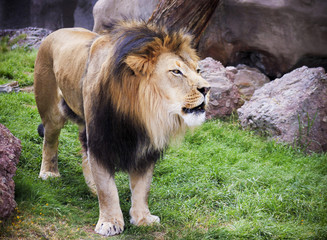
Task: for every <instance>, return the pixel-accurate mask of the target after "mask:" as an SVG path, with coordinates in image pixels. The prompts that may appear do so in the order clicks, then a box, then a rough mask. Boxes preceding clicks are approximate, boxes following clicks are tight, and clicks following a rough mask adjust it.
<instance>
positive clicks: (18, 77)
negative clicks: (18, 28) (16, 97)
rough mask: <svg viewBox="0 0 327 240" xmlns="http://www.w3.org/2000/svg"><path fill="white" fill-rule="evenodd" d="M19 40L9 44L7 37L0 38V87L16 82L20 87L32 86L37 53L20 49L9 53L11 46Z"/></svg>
mask: <svg viewBox="0 0 327 240" xmlns="http://www.w3.org/2000/svg"><path fill="white" fill-rule="evenodd" d="M23 37H24V36H23ZM25 37H26V36H25ZM20 38H21V37H18V38H17V39H16V40H13V41H12V42H10V43H9V38H8V37H4V38H0V85H1V84H5V83H7V82H10V81H18V82H19V86H20V87H25V86H29V85H33V72H34V61H35V57H36V53H37V51H35V50H29V49H25V48H22V47H19V48H16V49H15V50H14V51H11V50H10V48H11V46H12V45H14V44H15V43H16V42H17V41H18V40H19V39H20Z"/></svg>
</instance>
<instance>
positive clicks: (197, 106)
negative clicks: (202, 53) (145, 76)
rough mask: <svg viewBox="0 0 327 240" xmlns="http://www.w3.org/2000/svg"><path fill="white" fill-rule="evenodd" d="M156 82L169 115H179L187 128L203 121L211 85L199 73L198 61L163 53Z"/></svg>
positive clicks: (156, 72) (155, 77) (154, 75)
mask: <svg viewBox="0 0 327 240" xmlns="http://www.w3.org/2000/svg"><path fill="white" fill-rule="evenodd" d="M153 79H154V81H156V85H157V86H158V88H159V89H160V91H161V92H162V94H163V96H162V97H163V98H164V99H166V101H167V102H166V104H168V105H169V106H168V109H169V110H170V111H171V112H170V114H177V115H179V116H180V117H181V118H182V119H183V120H184V122H185V124H186V125H188V126H197V125H200V124H202V123H203V122H204V120H205V107H206V105H207V103H208V95H209V94H208V91H209V90H210V86H209V83H208V82H207V81H205V80H204V79H203V78H202V77H201V76H200V74H199V73H198V69H197V62H195V61H192V60H191V59H188V60H186V61H185V60H183V59H182V58H181V57H179V56H177V55H175V54H173V53H163V54H161V55H160V56H159V58H158V62H157V67H156V68H155V70H154V73H153Z"/></svg>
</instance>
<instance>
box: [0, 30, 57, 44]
mask: <svg viewBox="0 0 327 240" xmlns="http://www.w3.org/2000/svg"><path fill="white" fill-rule="evenodd" d="M50 33H51V30H48V29H44V28H35V27H28V28H22V29H6V30H0V37H3V36H9V43H12V42H17V43H15V44H14V45H13V46H12V48H16V47H27V48H39V46H40V44H41V42H42V40H43V39H44V38H45V37H46V36H48V35H49V34H50Z"/></svg>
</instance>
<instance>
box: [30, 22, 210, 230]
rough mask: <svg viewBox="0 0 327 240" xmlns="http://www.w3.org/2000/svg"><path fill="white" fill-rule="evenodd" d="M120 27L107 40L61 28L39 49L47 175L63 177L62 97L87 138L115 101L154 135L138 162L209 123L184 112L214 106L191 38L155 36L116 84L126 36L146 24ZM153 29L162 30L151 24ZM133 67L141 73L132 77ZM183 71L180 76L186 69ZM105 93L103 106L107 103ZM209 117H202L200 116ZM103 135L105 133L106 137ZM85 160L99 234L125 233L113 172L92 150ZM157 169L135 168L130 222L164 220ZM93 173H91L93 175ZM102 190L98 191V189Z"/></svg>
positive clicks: (129, 57) (129, 60)
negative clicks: (154, 207)
mask: <svg viewBox="0 0 327 240" xmlns="http://www.w3.org/2000/svg"><path fill="white" fill-rule="evenodd" d="M120 24H121V26H120V28H117V29H114V30H113V31H112V32H110V33H109V34H106V35H97V34H95V33H92V32H90V31H88V30H85V29H62V30H58V31H56V32H54V33H52V34H50V35H49V36H48V37H47V38H46V39H45V40H44V42H43V43H42V45H41V46H40V49H39V52H38V56H37V59H36V64H35V82H34V87H35V98H36V103H37V107H38V110H39V113H40V116H41V119H42V123H43V125H44V129H45V137H44V144H43V157H42V167H41V171H40V177H41V178H42V179H47V178H48V177H57V176H60V175H59V171H58V167H57V148H58V137H59V133H60V129H61V128H62V127H63V126H64V123H65V122H66V120H67V117H66V116H65V114H64V111H63V109H62V108H61V101H62V99H64V100H65V102H66V103H67V105H68V106H69V108H70V109H71V110H72V111H73V112H74V113H75V114H76V115H77V116H78V117H79V119H81V120H82V122H78V124H79V125H80V131H82V130H83V129H84V128H85V127H86V132H87V136H88V137H89V132H88V131H89V129H88V126H90V125H91V124H92V123H93V121H94V119H95V116H94V114H96V113H95V111H94V107H95V105H94V104H95V103H97V104H100V105H101V104H104V103H105V102H107V101H109V102H111V103H112V105H113V106H114V107H115V111H116V112H117V114H120V115H121V116H126V118H128V119H132V121H133V122H134V123H135V125H137V126H141V127H142V129H144V130H145V131H146V133H147V136H149V138H150V143H149V145H146V146H143V147H141V148H139V149H137V153H136V155H137V156H135V158H136V159H142V156H146V154H147V153H148V152H150V151H152V150H156V151H162V149H164V148H165V147H166V146H167V144H168V143H169V141H170V140H171V138H173V137H174V136H176V135H179V134H181V133H183V132H184V131H185V129H186V128H187V126H192V125H193V124H194V125H198V124H200V123H201V122H203V118H202V117H201V118H200V117H198V115H192V114H188V113H186V112H185V111H183V108H195V107H198V106H199V105H201V104H203V103H206V102H207V101H208V99H207V96H208V94H207V95H206V96H204V95H203V93H201V92H200V90H201V89H204V88H207V89H209V84H208V83H207V82H206V81H205V80H204V79H203V78H202V77H201V76H200V75H199V74H198V73H197V71H196V67H197V61H198V57H197V55H196V52H195V50H194V49H192V48H191V47H190V45H191V40H192V39H191V37H190V36H188V35H186V34H184V33H183V32H176V33H174V34H172V35H168V34H167V36H166V37H165V38H164V39H160V38H155V39H154V40H153V41H151V42H149V43H147V44H146V45H145V46H143V47H142V48H140V49H139V50H138V51H137V53H135V52H134V53H133V54H128V55H127V57H126V59H125V60H124V61H125V63H126V64H127V66H126V67H125V68H122V69H123V71H122V72H121V73H120V74H121V76H122V77H121V79H120V80H119V81H118V80H116V79H112V78H113V77H114V76H115V75H113V73H112V69H113V68H114V67H115V66H114V64H115V63H114V61H113V58H114V54H115V51H116V50H115V46H116V45H115V44H116V43H117V41H119V39H120V38H121V36H123V34H124V31H126V30H128V29H135V28H137V27H139V26H141V25H142V24H144V23H139V22H135V21H131V22H123V23H120ZM147 27H148V28H149V29H151V30H153V31H159V30H160V31H163V32H165V31H166V30H164V29H159V30H158V29H157V27H156V26H154V25H148V26H147ZM127 68H129V69H131V70H132V71H133V72H134V74H131V70H128V69H127ZM177 70H178V71H179V72H180V73H182V74H179V72H178V71H177ZM100 96H101V97H102V98H101V101H100ZM201 116H203V114H202V115H201ZM100 134H101V133H100ZM85 156H87V159H86V158H85V159H84V160H83V172H84V175H85V178H86V181H87V183H88V185H89V186H90V188H92V189H93V191H94V192H97V195H98V198H99V206H100V217H99V221H98V224H97V226H96V229H95V231H96V232H97V233H100V234H102V235H107V236H108V235H115V234H119V233H121V232H122V231H123V229H124V220H123V216H122V212H121V210H120V206H119V199H118V193H117V189H116V185H115V182H114V175H113V174H112V173H111V172H110V171H108V170H106V169H104V168H103V165H101V164H100V163H99V161H98V160H97V157H96V156H95V155H94V154H92V152H90V151H88V153H87V155H85ZM153 168H154V166H153V165H151V166H149V167H148V168H147V169H146V171H145V172H140V171H137V170H131V171H130V172H129V174H130V182H131V184H130V186H131V191H132V207H131V211H130V215H131V222H132V223H133V224H135V225H147V224H152V223H154V222H159V218H158V217H156V216H153V215H151V214H150V211H149V209H148V204H147V196H148V193H149V189H150V183H151V178H152V172H153ZM91 173H92V174H91ZM95 186H96V187H95Z"/></svg>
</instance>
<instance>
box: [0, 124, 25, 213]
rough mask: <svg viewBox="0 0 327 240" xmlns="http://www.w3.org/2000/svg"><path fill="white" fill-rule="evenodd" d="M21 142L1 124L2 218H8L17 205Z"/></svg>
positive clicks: (0, 179)
mask: <svg viewBox="0 0 327 240" xmlns="http://www.w3.org/2000/svg"><path fill="white" fill-rule="evenodd" d="M20 152H21V143H20V140H19V139H18V138H16V137H15V136H14V135H12V134H11V132H10V131H9V130H8V129H7V128H6V127H5V126H3V125H2V124H0V219H5V218H8V217H9V216H10V215H11V213H12V212H13V211H14V209H15V207H16V202H15V183H14V180H13V179H12V178H13V176H14V175H15V174H16V165H17V164H18V161H19V156H20Z"/></svg>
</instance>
